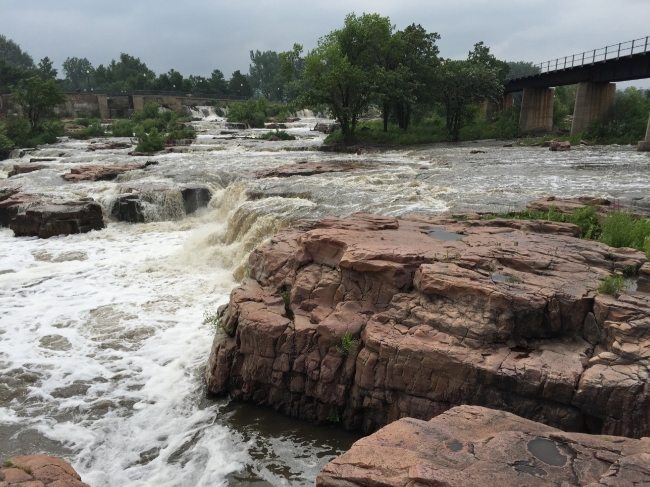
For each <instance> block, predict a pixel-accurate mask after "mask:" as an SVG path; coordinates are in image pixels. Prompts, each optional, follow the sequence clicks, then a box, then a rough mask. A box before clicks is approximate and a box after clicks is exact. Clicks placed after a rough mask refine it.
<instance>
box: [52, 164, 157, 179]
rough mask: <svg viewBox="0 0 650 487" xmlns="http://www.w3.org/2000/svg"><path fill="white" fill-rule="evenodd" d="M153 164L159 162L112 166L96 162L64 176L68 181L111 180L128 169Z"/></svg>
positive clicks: (74, 169)
mask: <svg viewBox="0 0 650 487" xmlns="http://www.w3.org/2000/svg"><path fill="white" fill-rule="evenodd" d="M151 164H157V162H146V163H144V164H113V165H111V166H105V165H100V164H94V165H90V166H81V167H76V168H73V169H70V172H69V173H66V174H63V176H62V177H63V179H65V180H66V181H111V180H113V179H115V178H117V177H118V176H119V175H120V174H124V173H125V172H128V171H135V170H136V169H144V168H145V167H147V166H149V165H151Z"/></svg>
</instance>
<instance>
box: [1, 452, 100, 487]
mask: <svg viewBox="0 0 650 487" xmlns="http://www.w3.org/2000/svg"><path fill="white" fill-rule="evenodd" d="M9 486H12V487H89V485H88V484H86V483H84V482H82V481H81V477H80V476H79V474H78V473H77V472H76V471H75V469H74V468H72V466H71V465H70V464H69V463H68V462H66V461H64V460H61V459H60V458H56V457H51V456H49V455H25V456H18V457H12V458H10V459H9V460H7V462H5V463H4V466H3V467H0V487H9Z"/></svg>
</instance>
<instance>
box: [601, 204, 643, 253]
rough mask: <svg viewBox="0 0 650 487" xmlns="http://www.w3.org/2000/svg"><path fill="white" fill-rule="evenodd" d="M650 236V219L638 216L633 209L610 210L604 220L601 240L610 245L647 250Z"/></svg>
mask: <svg viewBox="0 0 650 487" xmlns="http://www.w3.org/2000/svg"><path fill="white" fill-rule="evenodd" d="M648 237H650V221H648V220H647V219H646V218H637V217H635V216H634V215H633V213H632V212H631V211H629V212H628V211H610V212H609V213H607V216H606V217H605V219H604V221H603V222H602V234H601V237H600V240H601V242H604V243H606V244H607V245H609V246H610V247H631V248H633V249H637V250H645V251H646V252H647V251H648V249H647V248H646V245H647V239H648Z"/></svg>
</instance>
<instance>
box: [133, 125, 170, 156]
mask: <svg viewBox="0 0 650 487" xmlns="http://www.w3.org/2000/svg"><path fill="white" fill-rule="evenodd" d="M135 137H136V139H138V145H137V146H136V148H135V150H136V151H138V152H156V151H159V150H163V148H164V147H165V142H164V141H163V138H162V137H161V136H160V134H159V133H158V129H157V128H153V129H151V132H150V133H146V132H145V131H144V129H143V128H142V127H141V126H140V125H138V126H137V127H136V130H135Z"/></svg>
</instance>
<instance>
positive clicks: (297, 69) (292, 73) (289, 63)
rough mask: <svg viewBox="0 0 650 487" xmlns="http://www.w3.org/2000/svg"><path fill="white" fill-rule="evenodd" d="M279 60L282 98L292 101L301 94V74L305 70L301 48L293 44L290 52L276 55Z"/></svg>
mask: <svg viewBox="0 0 650 487" xmlns="http://www.w3.org/2000/svg"><path fill="white" fill-rule="evenodd" d="M278 58H279V59H280V63H281V64H280V75H281V76H282V78H284V82H285V85H284V86H285V88H284V98H285V99H286V100H287V101H294V100H295V99H296V98H298V96H299V95H300V93H301V92H302V89H303V86H302V74H303V72H304V70H305V59H304V58H303V57H302V46H301V45H300V44H294V45H293V49H292V50H291V51H286V52H281V53H280V54H278Z"/></svg>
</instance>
